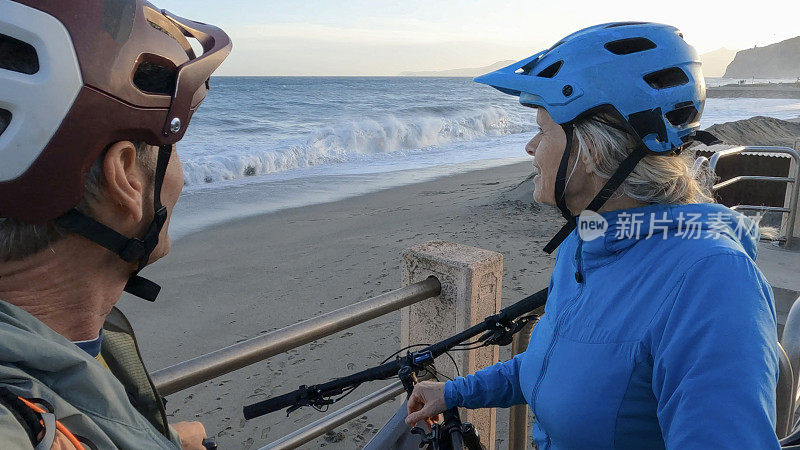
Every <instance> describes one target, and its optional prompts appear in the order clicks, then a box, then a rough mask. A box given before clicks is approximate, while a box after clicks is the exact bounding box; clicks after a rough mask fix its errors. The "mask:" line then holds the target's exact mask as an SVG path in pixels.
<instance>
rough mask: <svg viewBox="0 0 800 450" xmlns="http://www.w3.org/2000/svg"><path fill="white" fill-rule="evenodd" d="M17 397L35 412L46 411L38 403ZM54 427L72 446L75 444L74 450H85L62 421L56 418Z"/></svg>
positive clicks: (42, 412) (41, 412)
mask: <svg viewBox="0 0 800 450" xmlns="http://www.w3.org/2000/svg"><path fill="white" fill-rule="evenodd" d="M18 398H19V399H20V400H21V401H22V403H25V405H26V406H27V407H28V408H30V409H32V410H34V411H36V412H37V413H39V414H44V413H46V412H47V411H45V410H44V409H42V408H40V407H39V406H38V405H36V404H35V403H32V402H30V401H28V400H26V399H24V398H22V397H18ZM42 425H44V422H43V423H42ZM56 429H57V430H58V431H60V432H61V434H63V435H64V436H65V437H66V438H67V439H68V440H69V442H70V443H71V444H72V445H74V446H75V448H76V450H85V449H84V448H83V444H81V443H80V441H78V438H76V437H75V435H74V434H72V433H71V432H70V431H69V430H68V429H67V427H65V426H64V424H62V423H61V422H59V421H58V420H56Z"/></svg>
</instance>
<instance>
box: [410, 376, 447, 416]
mask: <svg viewBox="0 0 800 450" xmlns="http://www.w3.org/2000/svg"><path fill="white" fill-rule="evenodd" d="M446 409H447V405H446V404H445V402H444V383H440V382H436V381H422V382H420V383H418V384H417V385H416V386H414V391H413V392H412V393H411V396H410V397H408V416H406V424H408V426H414V425H415V424H416V423H417V422H419V421H420V420H424V419H428V418H432V417H434V416H436V415H438V414H439V413H442V412H444V411H445V410H446Z"/></svg>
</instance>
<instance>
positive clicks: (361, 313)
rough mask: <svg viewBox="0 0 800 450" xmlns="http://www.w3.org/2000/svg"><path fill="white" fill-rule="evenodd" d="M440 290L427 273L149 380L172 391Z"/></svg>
mask: <svg viewBox="0 0 800 450" xmlns="http://www.w3.org/2000/svg"><path fill="white" fill-rule="evenodd" d="M441 290H442V285H441V284H440V283H439V280H437V279H436V278H435V277H429V278H428V279H426V280H423V281H420V282H419V283H414V284H410V285H408V286H406V287H403V288H400V289H397V290H394V291H391V292H387V293H385V294H381V295H379V296H377V297H373V298H371V299H367V300H364V301H361V302H358V303H354V304H352V305H349V306H345V307H344V308H340V309H337V310H335V311H331V312H329V313H327V314H323V315H321V316H319V317H314V318H311V319H308V320H304V321H302V322H299V323H296V324H294V325H289V326H288V327H285V328H281V329H280V330H275V331H271V332H269V333H265V334H262V335H260V336H257V337H254V338H252V339H248V340H246V341H244V342H239V343H238V344H233V345H231V346H228V347H225V348H222V349H220V350H216V351H213V352H211V353H207V354H205V355H202V356H198V357H196V358H192V359H190V360H188V361H184V362H181V363H178V364H175V365H173V366H170V367H167V368H165V369H161V370H159V371H156V372H154V373H153V374H152V379H153V383H154V384H155V386H156V389H157V390H158V392H159V393H160V394H161V395H169V394H174V393H175V392H178V391H181V390H183V389H186V388H188V387H192V386H195V385H198V384H200V383H203V382H205V381H208V380H210V379H212V378H216V377H218V376H221V375H224V374H226V373H229V372H233V371H234V370H237V369H241V368H242V367H246V366H248V365H251V364H254V363H257V362H259V361H263V360H265V359H267V358H270V357H272V356H275V355H278V354H280V353H284V352H286V351H288V350H291V349H294V348H297V347H300V346H301V345H305V344H308V343H309V342H311V341H314V340H317V339H320V338H323V337H326V336H330V335H331V334H334V333H338V332H340V331H343V330H346V329H348V328H350V327H353V326H355V325H358V324H361V323H364V322H366V321H368V320H371V319H374V318H376V317H380V316H382V315H384V314H388V313H390V312H393V311H397V310H399V309H401V308H404V307H406V306H410V305H413V304H414V303H417V302H420V301H422V300H425V299H428V298H431V297H436V296H437V295H439V294H440V293H441Z"/></svg>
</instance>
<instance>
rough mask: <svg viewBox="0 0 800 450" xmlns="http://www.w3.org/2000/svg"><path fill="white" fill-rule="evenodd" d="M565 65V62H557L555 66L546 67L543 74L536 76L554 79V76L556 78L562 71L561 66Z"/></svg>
mask: <svg viewBox="0 0 800 450" xmlns="http://www.w3.org/2000/svg"><path fill="white" fill-rule="evenodd" d="M563 65H564V61H556V62H554V63H553V64H550V65H549V66H547V67H545V68H544V69H543V70H542V71H541V72H539V73H538V74H536V76H537V77H542V78H553V77H554V76H556V74H557V73H558V71H559V70H560V69H561V66H563Z"/></svg>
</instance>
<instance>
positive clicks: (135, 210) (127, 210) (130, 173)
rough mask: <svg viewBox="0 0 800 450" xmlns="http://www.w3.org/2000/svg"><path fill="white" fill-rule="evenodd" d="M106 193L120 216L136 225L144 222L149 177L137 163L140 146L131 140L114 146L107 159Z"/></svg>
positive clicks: (104, 167)
mask: <svg viewBox="0 0 800 450" xmlns="http://www.w3.org/2000/svg"><path fill="white" fill-rule="evenodd" d="M103 175H104V177H105V188H106V189H105V193H106V195H107V196H108V199H109V202H110V204H111V206H112V207H113V208H114V211H116V212H117V214H123V215H125V216H128V217H129V218H130V219H131V220H132V221H133V222H134V223H139V222H141V220H142V214H143V213H142V206H143V205H144V199H145V192H144V189H145V186H146V183H145V174H144V173H143V171H142V169H141V167H140V166H139V164H138V163H137V158H136V146H135V145H134V144H133V143H132V142H129V141H120V142H117V143H115V144H113V145H112V146H111V147H109V149H108V150H107V151H106V155H105V158H104V159H103Z"/></svg>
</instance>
